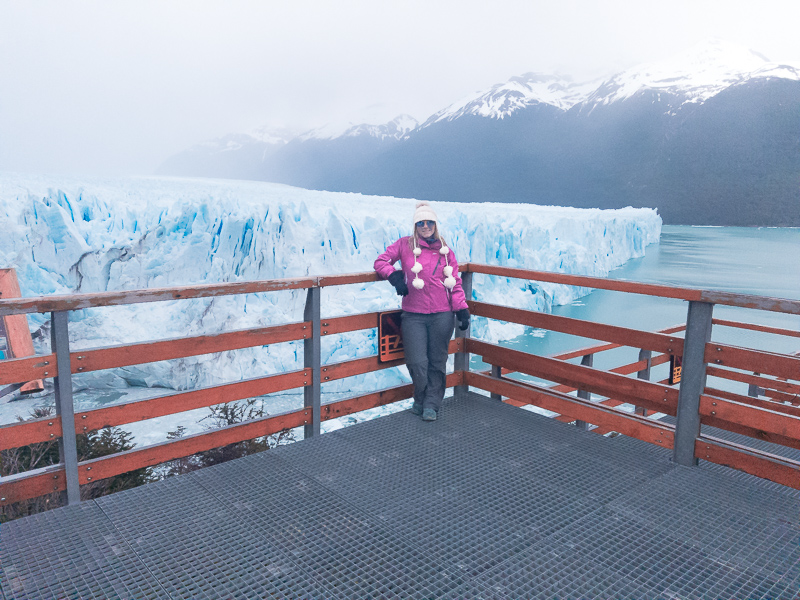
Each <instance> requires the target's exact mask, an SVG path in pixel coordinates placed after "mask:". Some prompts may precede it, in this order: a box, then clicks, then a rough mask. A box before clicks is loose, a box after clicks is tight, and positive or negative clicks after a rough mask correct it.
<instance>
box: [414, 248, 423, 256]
mask: <svg viewBox="0 0 800 600" xmlns="http://www.w3.org/2000/svg"><path fill="white" fill-rule="evenodd" d="M420 254H422V248H414V256H419V255H420Z"/></svg>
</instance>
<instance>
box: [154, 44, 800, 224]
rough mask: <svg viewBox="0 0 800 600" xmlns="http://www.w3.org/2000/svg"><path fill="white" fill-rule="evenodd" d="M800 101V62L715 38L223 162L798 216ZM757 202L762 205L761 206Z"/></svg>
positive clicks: (551, 198) (445, 192)
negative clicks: (596, 72)
mask: <svg viewBox="0 0 800 600" xmlns="http://www.w3.org/2000/svg"><path fill="white" fill-rule="evenodd" d="M598 82H599V83H598ZM720 96H721V99H720ZM715 99H716V100H715ZM737 102H738V104H737ZM793 110H795V111H797V112H800V69H797V68H795V67H793V66H791V65H781V64H778V63H771V62H770V61H768V60H767V59H766V58H765V57H764V56H763V55H760V54H758V53H757V52H754V51H751V50H748V49H745V48H742V47H740V46H736V45H733V44H728V43H726V42H722V41H720V40H707V41H705V42H703V43H701V44H698V45H696V46H695V47H693V48H691V49H689V50H687V51H685V52H682V53H679V54H677V55H675V56H673V57H671V58H668V59H665V60H662V61H657V62H654V63H650V64H646V65H639V66H637V67H633V68H631V69H627V70H625V71H622V72H620V73H617V74H614V75H612V76H610V77H606V78H603V79H602V80H596V81H594V82H589V83H575V82H572V81H570V80H569V79H568V78H565V77H560V76H555V75H547V74H541V73H533V72H531V73H526V74H523V75H520V76H515V77H512V78H510V79H509V80H508V81H507V82H505V83H501V84H496V85H494V86H492V87H491V88H489V89H488V90H484V91H482V92H478V93H476V94H473V95H471V96H468V97H466V98H463V99H462V100H460V101H457V102H455V103H453V104H451V105H450V106H448V107H445V108H444V109H442V110H440V111H438V112H436V113H434V114H433V115H431V116H430V117H429V118H428V119H426V120H425V121H423V122H422V123H421V124H420V123H417V122H416V121H415V120H413V119H412V118H411V117H407V116H401V117H398V118H397V119H395V120H393V121H391V122H390V123H388V124H384V125H377V126H376V125H366V124H363V125H352V124H350V126H349V127H345V128H340V130H339V131H338V132H337V131H335V130H328V131H327V132H326V131H324V130H312V131H311V132H306V133H305V134H301V135H300V136H297V137H295V138H293V139H291V140H288V141H286V142H285V143H284V144H282V145H280V146H278V145H276V144H273V145H271V146H268V145H265V144H264V145H261V146H259V143H257V142H253V143H250V144H247V143H243V142H245V141H246V139H244V138H235V139H234V138H231V139H228V140H227V144H228V146H226V150H225V152H223V151H219V152H218V153H217V155H218V157H224V158H225V159H232V157H233V156H234V155H236V154H237V153H238V154H240V155H241V157H242V160H241V161H239V162H240V166H241V169H239V170H238V171H236V169H234V168H233V167H231V166H230V164H229V163H232V162H235V161H232V160H228V161H227V162H225V161H222V160H220V164H221V165H222V164H227V165H228V166H227V167H226V169H227V172H232V171H236V172H237V173H245V176H244V177H243V178H246V179H265V180H271V181H277V182H280V183H288V184H291V185H298V186H301V187H309V188H312V189H327V190H330V191H353V192H363V193H373V194H383V195H399V196H413V197H418V198H425V199H429V200H461V201H505V202H512V201H523V202H530V203H535V204H558V205H563V206H584V207H585V206H596V207H599V208H619V207H621V206H626V205H633V206H649V207H655V208H658V209H659V211H660V213H661V214H662V216H663V217H664V220H665V223H676V224H677V223H686V224H703V225H709V224H719V225H724V224H734V225H778V224H780V225H800V202H798V194H797V190H798V189H800V185H798V184H800V141H798V140H800V126H799V125H800V124H798V123H796V122H795V121H797V119H795V120H794V121H793V120H792V119H791V118H790V117H789V116H787V115H790V114H792V111H793ZM720 119H722V120H720ZM754 123H757V124H758V125H757V126H754ZM698 131H704V132H705V136H706V137H703V136H701V135H699V134H698ZM708 136H711V137H708ZM220 139H221V140H222V139H223V138H220ZM687 140H691V141H690V142H689V141H687ZM235 143H241V144H242V148H243V150H237V149H235V148H234V147H233V145H234V144H235ZM262 144H263V143H262ZM720 148H724V149H725V151H724V152H721V151H720ZM245 149H246V150H247V151H245ZM258 149H260V151H261V153H262V157H261V159H260V163H259V160H258V159H257V158H256V157H255V156H254V154H255V151H256V150H258ZM195 159H196V160H194V162H193V161H192V160H187V161H186V162H187V164H188V163H192V162H193V164H194V165H195V166H199V165H200V164H201V163H202V167H203V168H205V169H207V175H208V176H227V175H220V173H219V171H218V170H217V171H215V167H209V164H210V163H211V162H213V161H211V160H205V162H203V161H202V160H199V159H198V157H195ZM676 164H681V165H683V166H684V169H685V171H683V172H681V171H678V170H677V169H676V168H675V165H676ZM753 165H756V166H757V167H758V168H755V170H754V167H753ZM701 166H704V167H705V174H703V172H702V171H701V172H698V169H699V168H700V167H701ZM174 167H175V165H174V164H173V169H171V170H173V171H174ZM759 169H760V170H759ZM169 170H170V169H167V171H165V170H163V169H161V170H160V173H161V174H180V175H186V174H190V175H202V173H201V172H199V171H200V170H201V169H198V168H195V170H194V172H192V173H186V172H183V173H178V172H168V171H169ZM692 189H694V190H703V192H702V195H703V197H702V198H698V199H697V201H696V203H699V205H702V206H699V208H698V207H697V206H695V207H692V206H690V204H691V202H689V201H688V200H687V199H688V198H690V197H691V191H692ZM722 190H724V191H725V194H726V195H727V197H729V198H730V199H731V202H733V204H735V207H733V206H732V207H728V209H727V210H721V209H720V207H719V201H718V200H716V199H715V198H716V197H717V196H718V191H720V192H721V191H722ZM698 196H699V194H698ZM755 201H757V202H759V203H760V204H762V205H763V210H762V211H760V212H759V211H758V210H757V209H754V208H753V207H752V206H749V205H750V204H752V203H753V202H755ZM793 204H794V206H795V210H794V211H792V207H793ZM706 205H708V206H706ZM710 206H715V207H716V208H715V209H713V210H712V209H707V208H708V207H710Z"/></svg>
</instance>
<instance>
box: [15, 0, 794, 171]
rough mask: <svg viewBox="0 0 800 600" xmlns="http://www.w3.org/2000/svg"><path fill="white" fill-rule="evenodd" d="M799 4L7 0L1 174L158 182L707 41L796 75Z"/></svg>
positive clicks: (589, 0) (580, 0) (719, 0)
mask: <svg viewBox="0 0 800 600" xmlns="http://www.w3.org/2000/svg"><path fill="white" fill-rule="evenodd" d="M798 22H800V3H798V2H796V0H789V1H786V0H784V1H780V2H778V1H771V0H764V1H762V2H758V3H753V2H739V1H730V0H728V1H723V0H714V1H703V0H693V1H686V0H680V1H675V2H670V3H664V2H649V1H642V0H638V1H633V0H631V1H628V0H625V1H616V0H607V1H606V2H596V1H592V0H572V1H569V0H563V1H561V2H533V1H521V0H516V1H504V0H499V1H498V0H496V1H494V2H473V1H465V0H460V1H454V0H445V1H439V2H437V1H435V0H426V1H424V2H422V1H420V2H415V1H410V2H387V1H378V0H340V1H337V2H325V1H293V2H277V1H274V2H270V1H266V2H265V1H254V0H253V1H244V0H240V1H230V0H229V1H224V2H223V1H219V2H199V1H196V0H193V1H174V0H171V1H169V2H163V1H142V0H137V1H136V2H126V3H122V2H107V1H96V2H89V1H85V2H77V1H72V0H52V1H47V0H42V1H35V0H34V1H8V0H0V170H12V171H25V172H44V173H47V172H53V173H71V174H150V173H152V172H153V171H154V170H155V168H156V167H157V166H158V165H159V164H160V163H161V162H162V161H163V160H164V159H165V158H167V157H168V156H170V155H172V154H174V153H176V152H178V151H180V150H183V149H184V148H186V147H187V146H190V145H192V144H194V143H197V142H200V141H203V140H206V139H209V138H214V137H217V136H220V135H223V134H225V133H229V132H242V131H249V130H252V129H254V128H256V127H259V126H263V125H270V126H282V127H289V128H291V129H293V130H296V131H298V132H300V131H304V130H306V129H309V128H313V127H318V126H322V125H324V124H326V123H329V122H345V121H352V122H354V123H361V122H371V123H380V122H385V121H388V120H390V119H391V118H393V117H394V116H396V115H398V114H400V113H408V114H410V115H412V116H413V117H415V118H417V119H419V120H424V119H425V118H427V117H428V116H429V115H430V114H432V113H433V112H435V111H437V110H439V109H441V108H444V107H445V106H447V105H449V104H451V103H452V102H455V101H456V100H458V99H459V98H461V97H463V96H465V95H467V94H470V93H473V92H476V91H478V90H481V89H485V88H488V87H490V86H491V85H493V84H495V83H499V82H502V81H505V80H507V79H508V78H509V77H511V76H513V75H519V74H522V73H526V72H529V71H540V72H546V73H560V74H565V75H571V76H572V77H573V78H575V79H577V80H586V79H590V78H595V77H599V76H603V75H609V74H612V73H614V72H616V71H619V70H622V69H624V68H627V67H630V66H633V65H636V64H639V63H642V62H648V61H653V60H659V59H662V58H666V57H668V56H670V55H671V54H673V53H675V52H678V51H681V50H684V49H686V48H688V47H689V46H691V45H692V44H694V43H697V42H699V41H701V40H702V39H704V38H708V37H717V38H722V39H725V40H728V41H732V42H736V43H740V44H743V45H745V46H748V47H750V48H752V49H754V50H757V51H759V52H761V53H762V54H764V55H766V56H767V57H768V58H770V60H773V61H780V62H790V63H792V64H795V65H800V44H798V43H797V35H796V27H797V23H798Z"/></svg>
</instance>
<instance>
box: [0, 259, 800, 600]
mask: <svg viewBox="0 0 800 600" xmlns="http://www.w3.org/2000/svg"><path fill="white" fill-rule="evenodd" d="M462 269H463V275H464V286H465V290H466V291H467V293H468V294H467V296H468V297H471V293H470V290H471V286H472V277H471V274H472V273H482V274H484V275H488V276H499V277H517V278H520V279H525V280H529V281H550V282H555V283H559V284H564V285H578V286H582V287H591V288H598V289H608V290H614V291H618V292H620V293H639V294H648V295H652V296H656V297H662V298H672V299H678V300H684V301H687V302H688V313H687V322H686V324H685V325H682V326H676V327H675V328H671V329H670V330H665V331H661V332H646V331H639V330H635V329H631V328H625V327H619V326H612V325H608V324H601V323H591V322H588V321H581V320H578V319H570V318H565V317H559V316H555V315H549V314H543V313H538V312H534V311H528V310H522V309H518V308H512V307H504V306H497V305H490V304H486V303H483V302H479V301H476V300H472V301H470V311H471V312H472V313H473V314H474V315H477V316H483V317H486V318H491V319H498V320H505V321H511V322H516V323H521V324H524V325H528V326H532V327H540V328H544V329H548V330H550V331H556V332H560V333H565V334H570V335H577V336H580V337H582V338H586V337H588V338H592V339H597V340H600V341H601V342H602V344H601V345H598V346H594V347H591V348H579V349H577V350H574V351H572V352H569V353H566V354H562V355H559V356H537V355H534V354H530V353H526V352H522V351H519V350H516V349H511V348H507V347H501V346H498V345H496V344H492V343H489V342H488V341H484V340H479V339H472V338H471V337H469V332H466V333H465V334H463V335H461V336H460V337H457V338H455V339H454V340H452V342H451V352H452V353H454V354H455V360H454V368H453V370H452V372H451V373H449V375H448V385H449V386H450V387H451V388H453V395H452V396H450V397H449V398H448V399H446V400H445V404H444V407H443V409H442V413H441V415H440V418H439V419H438V420H437V421H435V422H432V423H428V422H423V421H421V420H420V419H419V418H418V417H416V416H413V415H412V414H411V413H410V412H409V411H399V412H395V413H393V414H391V415H388V416H384V417H381V418H377V419H374V420H371V421H367V422H364V423H359V424H356V425H353V426H350V427H346V428H343V429H338V430H336V431H333V432H329V433H325V434H321V433H320V423H321V422H323V421H325V420H327V419H331V418H336V417H339V416H343V415H348V414H353V413H356V412H358V411H362V410H364V409H366V408H371V407H376V406H381V405H385V404H390V403H393V402H397V401H398V400H402V399H405V398H409V397H410V396H411V386H410V385H403V386H397V387H394V388H389V389H385V390H377V391H374V392H369V393H366V394H362V395H359V396H356V397H353V398H349V399H345V400H337V401H336V402H331V403H327V404H323V403H321V400H320V392H321V389H322V386H324V385H326V382H327V381H333V380H336V379H341V378H346V377H360V376H362V375H363V374H365V373H369V372H372V371H376V370H379V369H383V368H388V367H392V366H397V365H399V364H402V361H390V362H384V363H381V362H379V361H378V359H377V357H368V358H358V359H352V360H347V361H344V362H340V363H331V364H322V362H321V360H320V345H319V344H320V339H321V337H323V336H325V335H334V334H338V335H341V334H346V333H347V332H349V331H357V330H360V329H369V328H373V327H376V325H377V318H378V317H377V313H366V314H359V315H345V316H327V315H326V316H325V317H324V318H323V317H322V316H321V313H324V310H323V307H322V306H321V303H320V289H321V288H323V287H325V286H328V285H341V284H352V283H358V282H365V283H368V282H371V281H374V274H353V275H340V276H332V277H321V278H303V279H295V280H279V281H269V282H249V283H237V284H219V285H218V286H204V287H194V288H175V289H170V290H135V291H128V292H110V293H106V294H95V295H78V296H69V297H61V298H37V299H15V300H0V316H3V315H6V314H20V313H22V314H25V313H30V312H52V317H51V318H52V338H51V341H52V345H51V352H50V353H49V354H40V355H38V356H34V357H28V358H20V359H13V360H7V361H2V362H0V385H9V384H14V383H17V382H20V381H31V380H36V379H44V380H47V379H50V378H53V379H54V381H53V384H54V387H55V390H56V404H57V408H58V414H57V415H55V416H50V417H47V418H43V419H33V420H30V421H25V422H22V423H15V424H9V425H3V426H0V450H8V449H15V448H19V447H24V446H25V445H30V444H42V443H47V442H48V441H50V440H54V439H57V440H58V441H59V456H60V461H59V462H58V463H57V464H52V465H49V466H47V467H44V468H40V469H34V470H30V471H25V472H20V473H15V474H12V475H10V476H7V477H3V478H2V479H0V505H3V506H12V505H15V504H17V505H18V504H19V503H24V502H26V501H28V500H30V499H35V498H38V497H42V496H43V495H46V494H49V497H52V498H53V499H54V501H53V503H54V504H58V502H59V501H63V503H65V504H66V505H65V506H62V507H60V508H55V509H52V510H47V511H44V512H41V513H38V514H33V515H31V516H27V517H23V518H19V519H16V520H13V521H10V522H7V523H4V524H2V525H0V590H2V596H3V600H33V599H39V598H41V599H48V600H49V599H53V598H58V599H62V598H64V599H67V598H68V599H84V598H98V599H99V598H103V599H112V598H113V599H116V598H120V599H123V598H124V599H130V600H139V599H142V598H165V599H166V598H170V599H187V600H189V599H192V600H193V599H200V598H208V599H212V598H214V599H228V598H236V599H242V600H244V599H248V600H249V599H253V598H308V599H317V598H320V599H322V598H326V599H327V598H348V599H350V598H365V599H366V598H369V599H376V600H377V599H384V598H397V599H398V600H399V599H420V600H422V599H429V598H442V599H453V600H455V599H476V600H477V599H487V600H490V599H508V600H511V599H519V598H542V599H548V600H552V599H559V600H560V599H562V598H598V599H601V598H602V599H605V598H616V599H626V600H627V599H654V600H655V599H676V600H677V599H707V598H708V599H712V598H713V599H721V598H725V599H737V600H738V599H745V598H747V599H755V598H762V599H766V598H770V599H773V600H774V599H786V600H797V599H798V598H800V406H798V405H800V401H799V400H798V398H800V358H799V357H798V356H796V355H793V354H786V353H778V352H768V351H764V350H757V349H752V348H744V347H739V346H734V345H731V344H725V343H721V342H718V341H715V332H716V331H717V329H716V328H737V329H750V330H757V331H760V332H764V333H769V334H770V335H776V336H783V337H789V338H798V337H800V333H798V332H796V331H792V330H787V329H779V328H777V327H766V326H763V325H755V324H748V323H743V322H733V321H730V320H720V319H717V318H713V308H714V306H715V305H717V304H722V305H729V306H738V307H741V308H745V309H747V310H766V311H776V312H784V313H789V314H800V301H797V300H786V299H775V298H762V297H757V296H749V295H741V294H729V293H723V292H714V291H704V290H692V289H685V288H671V287H666V286H656V285H645V284H635V283H631V282H619V281H613V280H605V279H595V278H591V277H580V276H570V275H563V274H553V273H542V272H533V271H523V270H519V269H508V268H501V267H489V266H485V265H475V264H471V265H464V266H463V267H462ZM285 289H295V290H305V291H306V294H305V295H306V303H305V314H304V320H303V321H302V322H299V323H292V324H284V325H278V326H270V327H262V328H258V329H253V330H246V331H235V332H223V333H218V334H214V335H207V336H198V337H193V338H185V339H182V340H158V341H153V342H148V343H145V344H128V345H123V346H114V347H107V348H93V349H83V350H80V351H71V350H70V348H69V343H68V341H69V337H68V322H69V320H68V318H67V313H68V311H71V310H78V309H81V308H86V307H102V306H111V305H119V304H132V303H138V302H157V301H163V300H175V299H184V298H191V297H194V298H199V297H211V296H215V295H222V294H237V293H264V292H269V291H274V290H285ZM679 334H680V335H679ZM290 340H294V341H296V342H297V343H301V344H302V347H303V350H304V361H305V366H304V368H303V369H302V370H300V371H295V372H289V373H279V374H274V375H270V376H268V377H261V378H257V379H250V380H242V381H236V382H231V383H227V384H224V385H220V386H215V387H213V388H205V389H199V390H191V391H185V392H177V393H174V394H171V395H169V396H165V397H163V398H155V399H149V400H141V401H137V402H129V403H123V404H119V405H112V406H108V407H103V408H97V409H93V410H88V411H81V412H75V411H74V410H73V409H74V407H73V404H72V386H71V379H70V377H71V373H78V372H84V371H87V370H101V369H112V368H117V367H120V366H124V365H126V364H141V363H143V362H151V361H159V360H172V359H176V358H180V357H184V356H194V355H197V354H207V353H212V352H221V351H226V350H231V349H236V348H244V347H249V346H253V345H265V344H270V343H276V342H278V341H280V342H285V341H290ZM625 346H627V347H629V348H631V349H633V350H635V351H636V352H637V355H638V357H639V359H638V360H636V361H634V362H632V363H630V364H625V365H620V366H619V367H616V368H613V369H609V370H604V369H601V368H596V367H595V366H593V357H594V356H595V355H596V354H599V353H601V352H604V351H606V350H608V349H610V348H620V347H625ZM470 355H474V356H476V357H480V358H481V359H482V362H481V363H480V365H479V364H478V361H477V360H475V361H470ZM671 356H677V357H681V358H682V375H681V379H680V382H677V383H674V384H670V382H669V381H666V380H664V381H650V378H651V369H655V367H657V366H658V365H659V364H660V365H664V364H665V363H667V362H669V361H670V357H671ZM576 361H579V363H577V362H576ZM484 367H488V368H485V369H484ZM522 376H526V377H527V378H525V377H522ZM531 377H535V378H536V379H535V380H534V379H531ZM710 378H715V380H722V379H725V380H727V381H730V382H734V383H735V384H736V385H741V386H743V388H744V389H743V390H742V391H741V393H740V392H737V391H730V390H723V389H718V388H716V387H713V386H712V385H711V384H710V381H709V379H710ZM295 388H298V389H302V391H303V393H304V398H305V406H304V408H302V409H300V410H295V411H291V412H288V413H284V414H280V415H269V416H265V417H263V418H259V419H254V420H251V421H246V422H244V423H238V424H235V425H230V426H228V427H222V428H220V429H216V430H213V431H208V432H203V433H199V434H195V435H191V436H186V437H184V438H180V439H175V440H168V441H166V442H163V443H161V444H155V445H152V446H144V447H141V448H139V447H137V448H134V449H132V450H127V451H124V452H120V453H117V454H112V455H109V456H103V457H100V458H95V459H92V460H79V458H78V454H77V450H76V436H79V435H82V433H84V432H86V431H87V430H92V429H99V428H102V427H106V426H120V425H124V424H126V423H133V422H137V421H141V420H144V419H150V418H154V417H157V416H160V415H167V414H174V413H177V412H181V411H186V410H193V409H196V408H198V407H206V406H212V405H217V404H220V403H227V402H233V401H237V400H240V399H245V398H251V397H260V396H266V395H268V394H270V393H272V392H274V391H276V390H287V389H295ZM528 405H530V406H533V407H537V410H540V409H544V410H545V411H549V413H548V414H554V417H552V418H551V417H546V416H543V415H542V414H538V413H537V412H532V411H530V410H525V408H524V407H526V406H528ZM626 407H627V408H626ZM293 427H304V431H305V439H304V440H302V441H299V442H296V443H293V444H289V445H285V446H279V447H277V448H274V449H272V450H269V451H266V452H261V453H258V454H253V455H250V456H246V457H244V458H240V459H237V460H233V461H230V462H226V463H223V464H219V465H216V466H213V467H207V468H203V469H199V470H197V471H194V472H192V473H188V474H185V475H180V476H175V477H170V478H167V479H163V480H160V481H157V482H155V483H149V484H146V485H143V486H140V487H136V488H132V489H127V490H124V491H120V492H117V493H113V494H109V495H106V496H103V497H99V498H96V499H85V500H83V501H82V500H81V491H82V490H84V491H85V489H86V487H87V486H88V484H89V483H91V482H92V481H97V480H103V479H108V478H112V477H115V476H117V475H119V474H122V473H127V472H130V471H132V470H135V469H141V468H146V467H150V466H153V465H158V464H161V463H164V462H166V461H170V460H175V459H176V458H179V457H186V456H189V455H192V454H195V453H197V452H201V451H204V450H208V449H213V448H218V447H220V446H224V445H226V444H231V443H234V442H238V441H242V440H248V439H252V438H254V437H258V436H265V435H269V434H272V433H276V432H280V431H282V430H285V429H287V428H293ZM50 443H55V442H53V441H51V442H50Z"/></svg>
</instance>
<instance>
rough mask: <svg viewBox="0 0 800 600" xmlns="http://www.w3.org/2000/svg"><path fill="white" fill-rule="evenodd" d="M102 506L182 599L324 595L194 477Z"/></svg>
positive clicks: (120, 496)
mask: <svg viewBox="0 0 800 600" xmlns="http://www.w3.org/2000/svg"><path fill="white" fill-rule="evenodd" d="M97 503H98V504H99V505H100V506H101V508H102V509H103V511H104V512H105V514H106V515H108V518H109V519H111V520H112V521H113V522H114V524H115V525H116V526H117V528H118V529H119V531H120V532H121V533H122V534H123V535H124V536H125V538H126V539H128V540H129V542H130V544H131V546H132V547H133V548H134V549H135V550H136V552H137V554H138V555H139V557H140V558H141V559H142V561H143V562H144V563H145V564H146V565H147V567H148V569H149V570H150V571H151V572H152V573H153V576H154V577H155V578H156V579H157V580H158V581H159V582H161V584H162V585H163V586H164V588H166V589H167V590H168V591H169V593H170V594H171V595H172V596H173V597H175V598H192V599H199V598H241V599H243V600H244V599H250V598H318V597H320V596H321V595H322V589H321V588H320V587H318V586H317V585H315V583H314V582H313V581H312V580H310V578H309V577H308V576H307V574H305V573H303V572H302V571H300V570H299V569H298V568H297V567H296V566H295V565H294V564H293V563H292V561H290V560H289V559H288V557H287V556H286V555H285V554H284V553H283V552H281V551H280V549H279V548H277V547H276V546H274V545H272V544H265V543H264V541H263V540H261V539H260V538H258V537H257V536H256V535H254V534H253V533H252V532H251V530H250V527H249V524H248V523H247V522H246V521H244V520H243V519H242V518H241V515H239V514H237V513H236V511H232V510H230V508H229V507H228V506H226V505H225V504H223V503H222V502H220V501H219V500H218V499H217V498H215V497H214V496H213V495H212V494H210V493H209V492H208V491H206V490H205V489H204V488H203V487H202V486H200V485H199V484H198V483H197V482H195V481H194V480H193V479H192V478H191V477H174V478H170V479H167V480H164V481H161V482H158V483H155V484H149V485H145V486H142V487H139V488H135V489H133V490H128V491H126V492H122V493H119V494H114V495H112V496H107V497H104V498H100V499H99V500H98V501H97Z"/></svg>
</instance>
